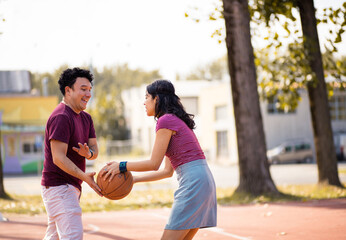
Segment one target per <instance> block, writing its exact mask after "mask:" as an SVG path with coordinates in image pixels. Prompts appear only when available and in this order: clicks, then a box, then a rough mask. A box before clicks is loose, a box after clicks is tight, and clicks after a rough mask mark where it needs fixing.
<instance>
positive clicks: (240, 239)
mask: <svg viewBox="0 0 346 240" xmlns="http://www.w3.org/2000/svg"><path fill="white" fill-rule="evenodd" d="M205 230H208V231H211V232H215V233H219V234H221V235H224V236H228V237H232V238H235V239H239V240H251V239H252V238H251V237H241V236H238V235H235V234H232V233H228V232H225V231H224V230H223V229H222V228H218V227H215V228H205Z"/></svg>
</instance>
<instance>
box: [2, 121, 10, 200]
mask: <svg viewBox="0 0 346 240" xmlns="http://www.w3.org/2000/svg"><path fill="white" fill-rule="evenodd" d="M0 122H1V120H0ZM0 140H1V130H0ZM1 145H2V142H1ZM0 198H9V196H8V195H7V193H6V192H5V185H4V174H3V170H2V157H1V146H0Z"/></svg>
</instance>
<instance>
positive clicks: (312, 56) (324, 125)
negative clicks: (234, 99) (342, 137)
mask: <svg viewBox="0 0 346 240" xmlns="http://www.w3.org/2000/svg"><path fill="white" fill-rule="evenodd" d="M256 2H257V5H256V7H257V8H255V10H254V11H257V12H259V13H260V18H263V19H265V21H266V23H267V25H269V24H268V23H269V22H273V20H272V19H275V20H277V21H279V20H280V16H283V17H284V18H286V20H291V21H292V22H293V24H295V22H296V18H295V17H294V14H293V10H295V9H298V10H299V13H300V18H301V27H302V33H303V34H302V35H303V37H300V38H299V37H298V39H296V40H295V42H293V43H290V44H289V45H288V50H289V51H288V52H289V55H288V56H286V58H284V59H282V60H281V63H283V64H282V65H280V68H281V69H283V71H285V73H284V74H277V73H278V72H279V70H278V67H276V69H275V64H274V67H273V66H272V67H271V70H269V71H268V69H270V67H268V65H264V66H263V68H264V70H265V71H267V72H269V73H270V75H269V77H270V78H273V79H277V78H278V76H280V77H281V78H282V81H281V82H284V84H282V86H281V87H280V88H281V89H282V90H283V91H282V93H283V94H285V95H286V96H287V95H289V94H291V96H292V97H291V100H293V101H294V100H296V99H297V98H298V97H299V94H298V93H297V88H299V87H306V88H307V91H308V94H309V102H310V112H311V119H312V127H313V132H314V143H315V149H316V159H317V166H318V175H319V179H318V182H319V183H321V184H322V183H325V184H331V185H336V186H341V183H340V180H339V177H338V171H337V159H336V153H335V149H334V141H333V133H332V128H331V121H330V112H329V105H328V96H327V87H326V82H325V79H324V70H323V63H322V56H321V50H320V47H319V39H318V34H317V27H316V26H317V22H324V23H326V22H327V21H328V20H327V18H328V19H330V21H331V22H332V23H333V24H334V25H336V26H337V27H336V28H335V29H337V31H336V37H335V39H334V41H333V40H330V39H329V43H330V45H331V48H332V49H331V50H329V55H332V54H331V53H333V52H336V51H337V49H336V47H335V45H334V44H335V43H338V42H341V35H342V33H343V32H344V29H343V28H344V27H345V22H346V18H345V10H343V11H342V10H341V9H337V10H335V11H333V10H332V9H329V11H330V13H329V14H326V9H325V10H324V12H325V15H324V16H325V18H324V19H322V20H319V21H317V20H316V16H315V8H314V5H313V0H295V1H288V0H286V1H279V0H264V1H262V0H258V1H256ZM345 8H346V4H345V3H344V9H345ZM340 15H341V16H344V18H343V20H342V24H340V26H338V24H337V19H338V18H340ZM341 19H342V17H341ZM288 25H289V24H288V21H285V24H284V28H285V29H286V31H287V33H288V34H289V36H292V34H291V33H292V31H290V29H289V26H288ZM299 32H301V31H300V30H295V31H294V34H296V35H297V34H298V33H299ZM272 40H273V42H274V44H273V43H271V44H270V45H269V46H268V47H272V46H273V45H276V46H275V47H276V48H278V47H281V42H280V40H279V38H278V34H277V33H276V32H275V35H274V37H273V38H272ZM327 52H328V49H327ZM274 63H275V62H274ZM294 63H296V64H294ZM328 63H329V65H325V66H327V67H330V70H331V74H332V75H333V76H339V77H340V74H343V73H342V72H343V71H339V70H340V68H338V67H335V66H333V64H330V62H328ZM271 81H272V80H271ZM274 81H275V80H274ZM262 84H263V82H262ZM270 84H271V83H270ZM271 85H273V84H271ZM341 86H343V84H341ZM276 87H277V85H276V86H274V89H275V88H276ZM263 89H264V88H263ZM268 89H269V91H271V93H270V94H269V95H276V94H278V93H277V91H275V90H274V91H273V90H272V89H271V88H268ZM292 93H294V94H293V95H292ZM281 99H282V100H283V101H281V102H282V103H284V102H285V99H284V98H281Z"/></svg>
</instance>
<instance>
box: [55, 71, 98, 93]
mask: <svg viewBox="0 0 346 240" xmlns="http://www.w3.org/2000/svg"><path fill="white" fill-rule="evenodd" d="M79 77H81V78H87V79H88V80H89V82H90V83H91V85H92V84H93V82H92V81H93V80H94V76H93V75H92V74H91V72H90V71H89V70H85V69H81V68H72V69H71V68H68V69H66V70H65V71H63V73H62V74H61V75H60V78H59V81H58V83H59V88H60V92H61V93H62V95H64V96H65V87H66V86H68V87H70V88H72V87H73V84H74V83H75V82H76V79H77V78H79Z"/></svg>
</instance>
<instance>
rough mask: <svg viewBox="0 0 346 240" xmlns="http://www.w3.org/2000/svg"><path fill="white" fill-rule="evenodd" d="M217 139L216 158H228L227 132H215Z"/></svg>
mask: <svg viewBox="0 0 346 240" xmlns="http://www.w3.org/2000/svg"><path fill="white" fill-rule="evenodd" d="M216 137H217V142H216V144H217V156H218V157H221V156H223V157H225V156H228V139H227V131H219V132H216Z"/></svg>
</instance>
